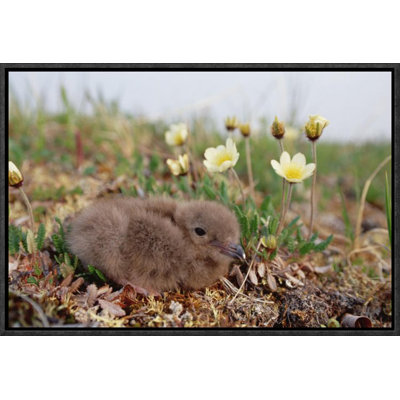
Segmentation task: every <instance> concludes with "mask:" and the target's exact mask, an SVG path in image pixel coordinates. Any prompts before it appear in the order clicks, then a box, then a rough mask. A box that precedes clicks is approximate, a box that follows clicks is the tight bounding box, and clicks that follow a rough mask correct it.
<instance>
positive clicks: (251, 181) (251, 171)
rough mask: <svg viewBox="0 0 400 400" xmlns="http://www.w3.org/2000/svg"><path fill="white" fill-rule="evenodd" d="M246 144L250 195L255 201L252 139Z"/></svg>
mask: <svg viewBox="0 0 400 400" xmlns="http://www.w3.org/2000/svg"><path fill="white" fill-rule="evenodd" d="M244 141H245V142H246V162H247V175H248V178H249V185H250V193H251V197H252V198H253V199H254V180H253V170H252V168H251V151H250V138H249V137H247V138H245V139H244Z"/></svg>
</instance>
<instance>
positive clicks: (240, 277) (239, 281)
mask: <svg viewBox="0 0 400 400" xmlns="http://www.w3.org/2000/svg"><path fill="white" fill-rule="evenodd" d="M229 275H230V276H235V277H236V282H237V284H238V285H239V287H240V286H241V284H242V283H243V281H244V276H243V274H242V271H241V270H240V268H239V266H237V265H234V266H233V268H232V271H231V273H230V274H229Z"/></svg>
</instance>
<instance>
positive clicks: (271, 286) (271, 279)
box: [267, 271, 277, 292]
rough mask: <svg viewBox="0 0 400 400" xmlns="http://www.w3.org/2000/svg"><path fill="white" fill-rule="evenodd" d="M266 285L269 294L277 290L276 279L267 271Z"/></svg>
mask: <svg viewBox="0 0 400 400" xmlns="http://www.w3.org/2000/svg"><path fill="white" fill-rule="evenodd" d="M267 283H268V287H269V289H270V290H271V292H276V289H277V285H276V279H275V277H274V276H273V275H272V274H271V272H269V271H267Z"/></svg>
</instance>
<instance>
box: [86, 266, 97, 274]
mask: <svg viewBox="0 0 400 400" xmlns="http://www.w3.org/2000/svg"><path fill="white" fill-rule="evenodd" d="M87 267H88V271H89V272H90V273H91V274H94V273H95V272H94V271H95V269H96V268H95V267H93V265H90V264H89V265H88V266H87Z"/></svg>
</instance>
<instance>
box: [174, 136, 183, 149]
mask: <svg viewBox="0 0 400 400" xmlns="http://www.w3.org/2000/svg"><path fill="white" fill-rule="evenodd" d="M174 139H175V140H174V141H175V145H176V146H182V145H183V143H184V141H183V137H182V136H181V135H180V134H178V135H176V136H175V138H174Z"/></svg>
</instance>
